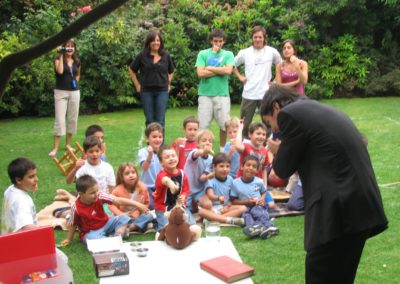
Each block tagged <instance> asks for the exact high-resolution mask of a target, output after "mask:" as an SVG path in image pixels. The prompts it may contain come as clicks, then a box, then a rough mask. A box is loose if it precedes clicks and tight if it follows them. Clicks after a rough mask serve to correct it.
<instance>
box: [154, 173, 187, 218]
mask: <svg viewBox="0 0 400 284" xmlns="http://www.w3.org/2000/svg"><path fill="white" fill-rule="evenodd" d="M164 177H170V178H171V180H172V181H173V182H175V183H176V184H178V185H179V190H178V192H177V193H176V194H172V193H171V191H170V190H169V189H168V187H167V186H166V185H163V184H162V182H161V181H162V179H163V178H164ZM181 194H182V195H184V196H185V197H186V198H185V199H187V197H188V196H189V194H190V188H189V181H188V178H187V176H186V174H185V173H184V171H182V170H178V173H177V174H171V173H169V172H167V171H166V170H161V171H160V172H159V173H158V175H157V178H156V191H155V192H154V194H153V196H154V207H155V208H156V210H159V211H163V212H165V211H169V210H171V209H172V208H173V207H174V206H175V205H176V200H177V198H178V196H179V195H181Z"/></svg>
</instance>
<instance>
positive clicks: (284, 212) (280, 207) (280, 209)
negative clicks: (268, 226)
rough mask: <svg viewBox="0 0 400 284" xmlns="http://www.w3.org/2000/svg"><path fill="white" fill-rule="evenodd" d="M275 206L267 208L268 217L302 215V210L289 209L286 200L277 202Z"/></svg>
mask: <svg viewBox="0 0 400 284" xmlns="http://www.w3.org/2000/svg"><path fill="white" fill-rule="evenodd" d="M276 207H277V208H273V209H271V208H269V209H268V213H269V217H270V218H278V217H286V216H298V215H304V211H297V210H289V209H288V208H287V203H286V202H277V203H276Z"/></svg>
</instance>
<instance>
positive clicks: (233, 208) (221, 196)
mask: <svg viewBox="0 0 400 284" xmlns="http://www.w3.org/2000/svg"><path fill="white" fill-rule="evenodd" d="M212 163H213V169H214V175H215V177H214V178H212V179H210V180H208V181H207V182H206V185H205V190H206V195H207V196H208V198H209V199H210V200H211V202H212V208H211V209H205V208H199V215H200V216H201V217H203V218H205V219H207V220H209V221H217V222H220V223H226V224H232V225H236V226H240V227H243V225H244V220H243V218H239V217H240V216H242V214H243V213H244V212H245V211H246V209H247V208H246V206H244V205H232V204H231V203H230V202H229V195H230V192H231V190H232V186H233V178H232V177H231V176H230V175H229V169H230V163H231V161H230V159H229V157H228V156H227V154H225V153H218V154H217V155H215V157H214V158H213V161H212Z"/></svg>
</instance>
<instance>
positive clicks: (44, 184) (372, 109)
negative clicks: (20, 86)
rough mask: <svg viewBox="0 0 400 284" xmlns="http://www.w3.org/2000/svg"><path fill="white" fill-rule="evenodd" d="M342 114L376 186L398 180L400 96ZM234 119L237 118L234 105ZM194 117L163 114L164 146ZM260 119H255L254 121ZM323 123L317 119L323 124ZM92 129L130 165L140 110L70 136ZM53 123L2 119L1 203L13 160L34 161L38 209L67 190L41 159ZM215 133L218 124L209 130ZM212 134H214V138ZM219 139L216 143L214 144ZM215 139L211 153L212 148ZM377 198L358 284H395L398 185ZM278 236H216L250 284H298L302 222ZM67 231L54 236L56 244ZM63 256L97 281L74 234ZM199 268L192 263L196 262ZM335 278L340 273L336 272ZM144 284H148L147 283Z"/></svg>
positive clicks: (78, 275)
mask: <svg viewBox="0 0 400 284" xmlns="http://www.w3.org/2000/svg"><path fill="white" fill-rule="evenodd" d="M326 103H328V104H331V105H333V106H335V107H337V108H339V109H342V110H343V111H345V112H346V113H348V114H349V116H350V117H351V118H352V119H353V121H354V122H355V123H356V125H357V126H358V127H359V129H360V130H361V132H362V133H363V134H364V135H365V136H366V137H367V138H368V141H369V146H368V148H369V151H370V155H371V159H372V161H373V165H374V169H375V172H376V176H377V179H378V183H379V184H380V185H386V184H388V183H392V182H397V181H400V170H399V167H400V162H399V161H400V149H399V144H400V143H399V141H400V131H399V129H400V128H399V126H400V115H399V114H400V111H399V110H400V98H371V99H337V100H330V101H326ZM232 113H233V114H234V115H238V114H239V107H238V106H233V110H232ZM193 114H194V115H195V114H196V109H195V108H180V109H170V110H168V113H167V126H168V127H167V129H166V143H171V142H172V140H173V139H174V138H176V137H178V136H181V135H182V125H181V124H182V120H183V118H184V117H186V116H188V115H193ZM257 119H258V118H257ZM321 119H323V117H322V118H321ZM93 123H97V124H100V125H101V126H103V128H104V129H105V137H106V142H107V157H108V160H109V162H110V163H111V164H112V165H113V167H114V169H115V170H116V169H117V167H118V165H119V164H120V163H122V162H125V161H133V162H136V156H137V150H138V148H139V147H140V143H139V141H140V138H141V136H142V133H143V131H144V128H143V125H144V115H143V113H142V110H140V109H134V110H128V111H122V112H115V113H106V114H99V115H91V116H81V117H80V118H79V133H78V135H77V136H76V137H75V139H76V141H79V142H80V143H81V142H82V140H83V136H84V134H83V133H84V130H85V129H86V127H87V126H88V125H90V124H93ZM52 127H53V118H33V117H30V118H19V119H10V120H0V133H1V139H0V157H1V159H0V189H1V192H2V194H1V197H0V202H1V203H2V200H3V191H4V189H5V188H6V187H8V185H9V183H10V182H9V179H8V176H7V165H8V163H9V162H10V161H11V160H12V159H14V158H16V157H19V156H25V157H28V158H30V159H32V160H34V161H35V162H36V164H37V166H38V175H39V190H38V192H37V193H34V194H32V197H33V200H34V202H35V204H36V207H37V211H39V210H40V209H42V208H43V207H44V206H45V205H47V204H49V203H51V201H52V198H53V197H54V192H55V190H56V189H58V188H65V189H68V190H72V189H73V186H67V185H66V183H65V177H64V176H63V175H62V173H61V172H60V170H59V169H58V168H57V167H56V165H55V164H54V162H53V161H52V159H50V158H49V157H47V153H48V152H49V151H50V150H51V146H52ZM212 129H213V131H214V133H215V134H217V133H218V132H217V128H216V125H215V124H213V127H212ZM216 136H218V135H216ZM217 140H218V139H217ZM218 144H219V143H218V141H216V143H215V146H214V150H215V151H217V150H218ZM381 190H382V196H383V201H384V206H385V209H386V213H387V216H388V218H389V221H390V224H389V226H390V228H389V230H387V231H386V232H384V233H383V234H381V235H379V236H377V237H375V238H373V239H371V240H369V241H368V242H367V245H366V248H365V250H364V253H363V257H362V260H361V263H360V266H359V270H358V274H357V279H356V283H393V282H394V281H395V279H397V278H398V275H399V274H400V266H399V265H398V264H399V263H400V249H399V245H398V233H396V232H400V228H399V227H400V221H399V218H398V212H400V208H399V207H400V206H399V204H400V186H399V185H397V186H396V185H395V186H391V187H382V188H381ZM275 223H276V225H277V226H278V227H279V229H280V232H281V233H280V235H279V236H278V237H275V238H273V239H270V240H264V241H263V240H251V241H250V240H247V239H246V238H245V236H244V235H243V233H242V232H241V230H239V229H237V228H226V227H224V228H223V231H222V234H223V235H226V236H229V237H230V238H231V239H232V240H233V242H234V244H235V246H236V248H237V250H238V251H239V254H240V256H241V257H242V259H243V261H244V262H246V263H248V264H250V265H252V266H255V267H256V275H255V276H254V278H253V280H254V282H255V283H260V284H261V283H303V282H304V257H305V252H304V250H303V217H301V216H300V217H287V218H281V219H277V220H276V222H275ZM65 236H66V232H61V231H57V232H56V241H57V243H59V242H60V241H61V240H62V239H64V238H65ZM153 238H154V234H147V235H143V236H137V235H135V236H131V237H130V240H131V241H132V240H150V239H153ZM63 250H64V251H65V252H66V253H67V255H68V256H69V264H70V266H71V268H72V270H73V271H74V278H75V283H77V284H79V283H85V284H86V283H97V282H98V280H97V279H96V278H95V275H94V271H93V267H92V262H91V257H90V255H89V253H88V252H87V251H86V249H85V248H84V247H83V245H82V244H81V243H80V242H79V241H78V238H77V235H76V236H75V239H74V242H73V244H72V245H71V246H69V247H67V248H63ZM195 265H197V264H195ZM338 273H340V271H338ZM149 283H151V280H150V278H149Z"/></svg>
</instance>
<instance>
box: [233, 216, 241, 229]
mask: <svg viewBox="0 0 400 284" xmlns="http://www.w3.org/2000/svg"><path fill="white" fill-rule="evenodd" d="M231 224H232V225H236V226H239V227H243V226H244V219H243V218H240V217H232V223H231Z"/></svg>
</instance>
